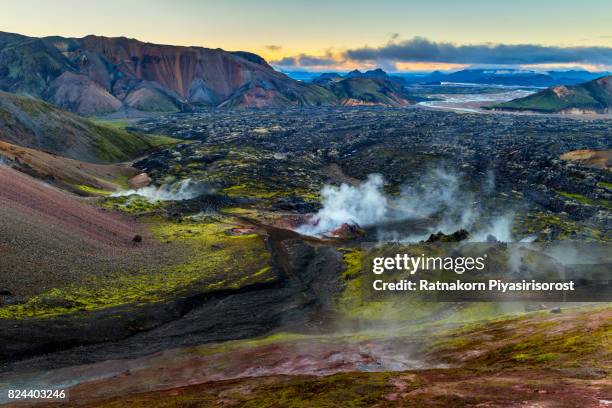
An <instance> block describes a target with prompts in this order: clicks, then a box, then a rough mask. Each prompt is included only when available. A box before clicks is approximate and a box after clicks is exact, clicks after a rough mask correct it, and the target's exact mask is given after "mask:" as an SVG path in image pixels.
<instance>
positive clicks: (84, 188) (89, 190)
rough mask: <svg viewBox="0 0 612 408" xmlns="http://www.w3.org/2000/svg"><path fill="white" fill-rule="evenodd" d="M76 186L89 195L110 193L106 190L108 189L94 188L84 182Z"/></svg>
mask: <svg viewBox="0 0 612 408" xmlns="http://www.w3.org/2000/svg"><path fill="white" fill-rule="evenodd" d="M77 188H78V189H79V190H81V191H83V192H85V193H87V194H91V195H104V196H105V195H109V194H111V193H112V191H108V190H102V189H100V188H95V187H91V186H86V185H84V184H79V185H77Z"/></svg>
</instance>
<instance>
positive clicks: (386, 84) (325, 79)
mask: <svg viewBox="0 0 612 408" xmlns="http://www.w3.org/2000/svg"><path fill="white" fill-rule="evenodd" d="M312 82H313V83H315V84H318V85H320V86H322V87H325V88H327V89H329V90H330V91H331V92H332V93H333V94H334V95H335V96H336V97H337V98H338V99H339V101H338V102H339V103H340V104H341V105H347V106H355V105H384V106H406V105H409V104H410V103H411V100H412V99H413V97H412V95H410V94H409V93H408V92H407V91H406V90H405V89H404V85H405V81H404V80H403V79H402V78H400V77H397V76H391V75H388V74H387V73H386V72H385V71H383V70H382V69H380V68H379V69H376V70H372V71H366V72H360V71H358V70H354V71H351V72H349V73H348V74H346V75H345V76H341V75H339V74H337V73H324V74H321V75H319V76H318V77H316V78H314V79H313V81H312Z"/></svg>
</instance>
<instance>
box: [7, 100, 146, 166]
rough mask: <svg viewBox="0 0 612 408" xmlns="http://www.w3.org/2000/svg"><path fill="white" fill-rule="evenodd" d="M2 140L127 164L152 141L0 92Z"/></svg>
mask: <svg viewBox="0 0 612 408" xmlns="http://www.w3.org/2000/svg"><path fill="white" fill-rule="evenodd" d="M0 128H1V129H2V133H1V134H0V140H2V141H5V142H8V143H11V144H14V145H17V146H22V147H29V148H34V149H39V150H44V151H47V152H50V153H54V154H58V155H61V156H65V157H69V158H72V159H76V160H82V161H87V162H92V163H107V162H119V161H126V160H130V159H132V158H135V157H138V156H140V155H142V154H143V153H144V152H146V151H147V150H149V149H150V148H151V147H153V145H154V141H153V139H152V138H150V137H148V136H144V135H138V134H134V133H130V132H126V131H125V130H122V129H116V128H110V127H107V126H103V125H100V124H96V123H94V122H91V121H89V120H87V119H84V118H81V117H79V116H77V115H74V114H72V113H69V112H66V111H63V110H61V109H58V108H56V107H54V106H52V105H50V104H48V103H45V102H43V101H40V100H37V99H34V98H30V97H24V96H17V95H12V94H8V93H5V92H0Z"/></svg>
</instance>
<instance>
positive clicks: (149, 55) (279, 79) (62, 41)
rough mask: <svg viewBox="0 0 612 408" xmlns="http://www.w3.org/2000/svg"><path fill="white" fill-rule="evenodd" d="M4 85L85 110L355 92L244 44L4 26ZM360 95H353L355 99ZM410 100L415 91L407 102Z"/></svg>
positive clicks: (324, 98)
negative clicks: (238, 47)
mask: <svg viewBox="0 0 612 408" xmlns="http://www.w3.org/2000/svg"><path fill="white" fill-rule="evenodd" d="M383 81H384V80H383ZM370 85H371V84H370ZM383 88H384V86H383ZM0 90H4V91H6V92H11V93H18V94H27V95H31V96H34V97H37V98H41V99H44V100H45V101H47V102H50V103H52V104H54V105H56V106H58V107H61V108H64V109H68V110H71V111H73V112H76V113H79V114H82V115H96V114H105V113H111V112H116V111H120V110H127V111H129V110H139V111H165V112H168V111H170V112H171V111H180V110H183V109H185V108H189V107H191V106H197V105H201V106H219V107H242V106H244V107H266V106H273V107H285V106H295V105H300V106H314V105H334V104H343V103H345V102H346V100H347V95H344V94H342V95H337V94H335V93H334V90H333V89H330V88H328V87H324V86H320V85H317V84H306V83H303V82H300V81H296V80H294V79H291V78H289V77H288V76H286V75H285V74H283V73H281V72H278V71H276V70H274V69H273V68H272V67H271V66H270V65H268V63H267V62H266V61H265V60H264V59H263V58H262V57H260V56H258V55H256V54H252V53H249V52H244V51H237V52H228V51H224V50H221V49H209V48H203V47H183V46H171V45H159V44H151V43H145V42H141V41H138V40H135V39H129V38H125V37H117V38H108V37H99V36H93V35H90V36H86V37H83V38H64V37H57V36H53V37H43V38H35V37H27V36H23V35H19V34H12V33H3V32H0ZM360 94H361V93H360ZM377 95H378V92H375V93H374V94H371V95H370V94H369V95H366V96H367V98H368V100H367V101H366V102H367V103H372V101H374V103H376V104H386V103H387V102H388V101H389V100H390V99H389V98H386V97H385V98H382V99H380V100H379V99H377ZM358 98H359V96H357V95H348V99H351V100H354V99H358ZM392 99H393V98H392ZM407 103H408V100H407V99H406V100H405V101H403V102H402V104H407Z"/></svg>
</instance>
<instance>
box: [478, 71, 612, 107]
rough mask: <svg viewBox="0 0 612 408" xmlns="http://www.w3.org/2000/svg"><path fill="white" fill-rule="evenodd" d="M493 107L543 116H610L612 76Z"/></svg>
mask: <svg viewBox="0 0 612 408" xmlns="http://www.w3.org/2000/svg"><path fill="white" fill-rule="evenodd" d="M490 108H492V109H501V110H516V111H535V112H543V113H609V112H610V111H611V108H612V76H607V77H602V78H599V79H595V80H593V81H589V82H585V83H583V84H580V85H572V86H556V87H552V88H548V89H546V90H544V91H541V92H538V93H535V94H533V95H529V96H527V97H524V98H519V99H514V100H512V101H509V102H504V103H501V104H498V105H494V106H492V107H490Z"/></svg>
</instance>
